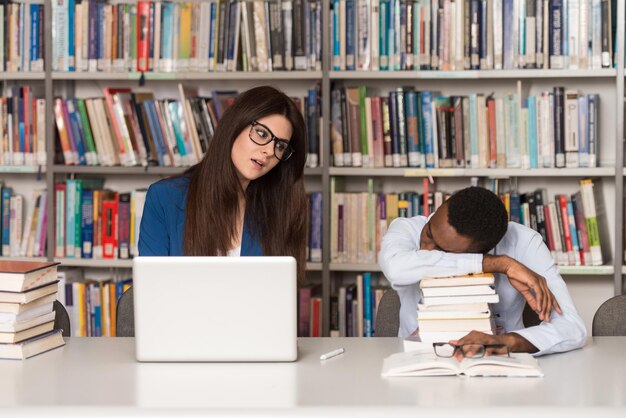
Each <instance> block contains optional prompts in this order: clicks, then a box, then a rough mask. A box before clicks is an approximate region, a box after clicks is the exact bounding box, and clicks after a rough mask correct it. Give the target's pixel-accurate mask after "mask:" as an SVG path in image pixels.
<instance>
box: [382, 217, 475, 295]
mask: <svg viewBox="0 0 626 418" xmlns="http://www.w3.org/2000/svg"><path fill="white" fill-rule="evenodd" d="M425 224H426V218H424V217H420V216H418V217H414V218H397V219H396V220H394V221H393V222H392V223H391V225H390V226H389V229H388V230H387V233H386V234H385V235H384V237H383V241H382V244H381V249H380V255H379V257H378V260H379V264H380V267H381V269H382V271H383V272H384V273H385V277H387V279H388V280H389V281H390V282H391V284H392V285H394V286H404V285H412V284H415V283H417V282H419V281H420V280H421V279H422V277H427V276H428V277H432V276H454V275H461V274H469V273H480V272H481V271H482V269H483V256H482V254H452V253H446V252H443V251H424V250H420V249H419V240H420V233H421V232H422V229H423V228H424V225H425Z"/></svg>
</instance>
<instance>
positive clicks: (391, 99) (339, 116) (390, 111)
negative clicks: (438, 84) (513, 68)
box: [330, 81, 599, 169]
mask: <svg viewBox="0 0 626 418" xmlns="http://www.w3.org/2000/svg"><path fill="white" fill-rule="evenodd" d="M383 99H384V100H383ZM598 105H599V96H598V95H597V94H582V93H579V92H578V91H576V90H572V89H568V90H565V89H564V87H554V89H553V90H548V91H544V92H541V93H539V94H537V95H534V96H533V95H531V96H527V97H525V96H523V95H522V86H521V82H519V81H518V84H517V92H516V93H515V94H506V95H504V96H503V97H497V96H494V95H493V94H491V95H488V96H486V95H484V94H482V93H476V94H469V95H467V96H441V95H438V94H437V93H435V92H431V91H415V90H414V89H413V88H412V87H404V88H402V87H398V88H397V89H395V90H393V91H390V92H388V94H387V95H381V96H379V95H377V94H376V93H374V92H373V91H370V92H367V91H366V88H365V87H363V86H361V87H348V88H342V87H340V86H336V87H335V88H334V89H333V91H332V93H331V122H332V126H331V135H330V145H331V150H332V156H333V165H334V166H338V167H361V166H362V167H366V168H382V167H416V168H470V169H474V168H476V169H478V168H521V169H531V168H555V167H556V168H565V167H567V168H589V167H596V166H597V153H598V134H599V126H598ZM343 109H346V111H345V112H344V111H343ZM387 119H388V121H387ZM387 124H388V125H387ZM387 126H389V129H387V128H386V127H387ZM381 127H383V128H382V129H381ZM385 132H388V134H386V133H385ZM565 138H567V141H565ZM347 155H350V158H349V159H348V158H346V156H347Z"/></svg>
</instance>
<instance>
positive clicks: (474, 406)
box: [0, 337, 626, 418]
mask: <svg viewBox="0 0 626 418" xmlns="http://www.w3.org/2000/svg"><path fill="white" fill-rule="evenodd" d="M66 341H67V345H66V346H65V347H63V348H59V349H56V350H53V351H51V352H48V353H45V354H43V355H40V356H37V357H34V358H31V359H28V360H25V361H9V360H0V416H2V417H6V416H30V415H33V414H37V415H38V414H44V415H55V416H85V414H87V413H88V414H90V415H91V416H93V415H97V416H104V415H110V414H115V415H116V416H131V415H147V414H152V413H155V412H159V415H212V416H217V415H221V416H324V417H335V416H359V417H370V416H371V417H380V416H383V414H384V415H389V414H390V416H411V417H415V416H416V415H418V414H420V415H422V416H424V417H429V416H437V417H448V416H450V417H452V416H454V417H455V418H458V417H463V418H464V417H466V416H476V417H481V418H482V417H487V416H489V417H498V418H510V417H517V416H519V417H522V416H524V417H526V418H527V417H532V418H536V417H539V416H549V417H551V418H554V417H559V416H563V417H565V416H567V417H590V416H602V417H605V416H615V417H621V418H624V417H626V337H596V338H593V339H590V340H589V342H588V343H587V345H586V346H585V347H584V348H583V349H581V350H576V351H573V352H570V353H564V354H557V355H551V356H546V357H541V358H540V360H539V362H540V365H541V367H542V369H543V371H544V373H545V377H543V378H464V377H421V378H382V377H380V370H381V366H382V361H383V358H385V357H386V356H388V355H389V354H392V353H394V352H398V351H401V347H402V343H401V340H399V339H395V338H333V339H330V338H315V339H313V338H303V339H300V340H299V342H298V344H299V360H298V361H297V362H295V363H248V364H243V363H217V364H211V363H137V362H136V361H135V357H134V339H132V338H70V339H67V340H66ZM181 344H184V342H182V341H181ZM338 347H343V348H345V350H346V351H345V354H342V355H340V356H338V357H334V358H332V359H329V360H326V361H320V360H319V356H320V354H322V353H325V352H328V351H331V350H333V349H335V348H338ZM155 408H158V411H157V410H156V409H155Z"/></svg>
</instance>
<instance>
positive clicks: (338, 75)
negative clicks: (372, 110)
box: [0, 0, 626, 335]
mask: <svg viewBox="0 0 626 418" xmlns="http://www.w3.org/2000/svg"><path fill="white" fill-rule="evenodd" d="M322 4H323V8H322V22H323V23H322V28H324V29H326V28H328V27H329V25H328V24H327V23H325V22H330V4H331V1H330V0H322ZM44 7H45V22H44V23H45V24H44V31H45V32H44V33H45V38H46V39H47V40H51V39H52V4H51V2H50V1H46V2H44ZM625 12H626V11H625V7H624V1H621V0H620V1H618V2H617V28H618V30H617V32H616V39H615V42H616V45H617V48H616V57H617V58H616V61H617V62H624V29H625V28H626V25H625V22H624V15H625ZM331 36H332V33H330V31H328V30H322V39H323V42H322V70H321V71H279V72H269V73H261V72H207V73H204V72H147V73H144V80H145V81H146V83H150V86H159V85H168V84H169V85H171V83H175V82H178V81H189V82H194V84H213V85H215V84H225V85H227V86H241V87H239V88H238V89H239V91H243V90H244V89H245V88H249V87H251V86H253V85H257V84H263V83H266V84H273V85H276V86H277V87H279V88H281V87H283V86H289V87H293V86H296V87H300V88H303V86H308V85H310V84H311V83H313V82H320V84H321V98H322V115H324V123H323V124H322V127H321V135H320V138H321V140H320V155H319V157H320V167H319V168H307V169H305V176H306V178H307V180H308V181H310V182H313V183H314V185H315V186H314V187H315V188H316V190H321V191H322V193H323V211H322V218H323V219H324V220H325V221H324V223H323V234H322V262H321V263H307V270H308V271H311V272H314V274H315V275H316V278H317V277H321V288H322V295H321V297H322V301H323V309H324V315H323V335H328V334H329V316H330V315H329V313H330V308H329V301H330V296H331V291H332V289H333V287H334V286H333V282H334V280H335V279H336V277H337V275H338V274H339V275H341V274H343V273H345V272H348V273H349V272H363V271H371V272H378V271H380V268H379V267H378V265H377V264H336V263H331V262H330V223H329V222H328V221H327V220H328V219H330V182H331V177H341V178H343V179H344V180H346V181H347V182H349V183H350V184H351V185H352V186H354V188H356V189H359V188H360V187H362V186H363V184H364V183H365V181H366V179H367V178H374V179H375V182H376V183H377V184H381V185H383V187H392V188H393V187H394V185H396V184H403V185H406V184H411V182H414V183H413V184H417V181H418V180H420V179H421V178H424V177H432V178H435V179H437V181H441V182H446V183H445V184H446V187H445V190H446V191H452V190H454V188H456V187H454V186H455V185H467V184H469V181H470V179H471V178H472V177H479V178H497V179H516V181H520V182H524V184H526V185H534V184H537V183H539V184H547V185H554V187H560V186H561V185H562V184H566V183H568V182H569V184H571V183H572V182H575V181H576V180H577V179H579V178H583V177H593V178H601V179H602V181H603V188H606V189H607V191H606V192H605V193H604V195H605V197H606V196H614V197H613V198H611V199H612V200H609V199H605V202H606V204H607V210H609V212H610V215H609V221H611V222H613V223H614V228H611V229H612V234H613V235H612V236H611V237H610V238H609V237H604V240H603V245H608V246H609V247H610V248H611V256H612V258H611V260H610V261H611V262H612V263H611V264H608V265H604V266H597V267H587V266H580V267H569V266H568V267H565V266H564V267H561V268H560V269H561V272H562V274H564V275H572V276H589V277H592V278H596V277H602V278H607V277H610V276H612V277H613V289H614V290H613V293H614V294H620V293H623V292H624V289H623V286H624V280H623V277H624V275H626V267H622V264H623V259H624V248H623V237H622V231H623V230H624V219H623V216H622V215H621V214H623V213H624V202H623V199H622V198H620V196H622V195H623V192H624V176H626V168H622V167H624V155H623V153H624V146H623V141H622V138H623V136H624V132H623V131H624V129H623V127H624V101H623V98H624V93H625V89H624V77H625V74H624V68H623V66H617V67H616V68H602V69H593V70H554V69H528V70H471V71H334V70H331V68H332V67H331V58H332V57H331V54H332V52H331ZM45 57H46V67H45V68H46V70H45V71H44V72H31V73H28V72H0V84H2V83H11V82H28V83H33V85H41V84H43V87H44V97H45V99H46V106H47V115H50V117H49V118H48V120H47V123H46V138H48V140H47V141H46V147H47V166H46V167H43V166H42V167H22V166H20V167H18V166H1V165H0V174H2V176H3V179H4V176H5V175H8V176H10V177H9V182H10V181H12V180H11V179H13V178H15V177H20V178H22V177H27V178H28V180H27V181H33V182H34V181H35V180H34V175H39V176H42V178H44V180H45V185H46V188H47V189H48V190H53V189H54V183H55V180H56V179H58V178H60V177H61V176H70V175H99V176H104V177H105V178H107V179H108V178H114V179H115V181H117V182H119V181H123V180H124V179H125V178H129V179H133V181H146V185H147V182H152V181H155V180H156V179H158V178H159V177H162V176H170V175H175V174H179V173H180V172H182V171H183V170H184V169H183V168H170V167H86V166H64V165H56V164H54V146H55V144H54V141H53V139H54V138H55V129H56V127H55V124H54V119H53V117H52V115H53V98H54V97H55V95H56V93H57V92H58V91H65V92H66V94H67V95H69V94H74V92H75V90H77V89H78V88H79V87H80V86H82V85H97V86H98V87H100V86H102V87H104V86H109V85H123V86H136V85H137V83H138V82H139V80H140V78H141V73H138V72H125V73H81V72H56V71H52V70H51V65H50V63H51V57H52V42H49V41H48V42H46V44H45ZM516 80H522V82H523V83H524V86H530V88H531V89H533V88H535V89H541V88H544V87H546V86H554V85H563V86H577V85H579V84H580V85H584V87H585V90H586V91H587V92H593V91H596V90H597V91H598V93H599V94H600V97H601V103H602V105H601V106H602V107H601V112H603V111H608V112H609V113H610V115H611V117H607V118H606V119H605V120H602V121H601V127H602V129H603V135H602V138H601V140H600V147H601V152H603V153H604V154H603V155H604V156H605V157H607V158H604V159H602V160H601V161H600V163H599V165H600V166H599V167H596V168H589V169H582V168H579V169H570V168H567V169H533V170H524V169H419V168H353V167H333V166H331V165H330V162H331V151H332V150H331V146H330V141H329V137H330V127H329V125H330V121H329V115H330V114H331V88H332V84H333V83H343V84H344V85H348V86H358V85H366V86H367V87H372V88H376V89H379V90H380V91H387V90H389V89H391V88H395V87H398V86H404V85H410V86H414V87H418V88H421V89H428V90H441V89H443V90H447V92H454V91H458V92H459V93H458V94H466V93H468V92H476V91H487V90H489V89H492V88H493V89H495V90H497V91H500V92H502V91H506V89H508V88H512V87H513V86H514V83H515V82H516ZM470 82H471V83H470ZM131 83H132V84H131ZM607 119H609V120H608V121H607ZM124 176H126V177H124ZM146 176H147V177H146ZM448 185H450V187H447V186H448ZM611 202H614V204H611ZM608 206H611V207H610V208H609V207H608ZM53 212H54V209H53V203H52V199H48V201H47V213H48V215H49V216H50V215H51V214H52V213H53ZM47 228H48V230H47V237H48V238H47V252H46V255H47V256H46V257H45V259H48V260H53V259H54V235H53V223H52V222H48V225H47ZM607 241H608V242H607ZM37 259H40V258H37ZM58 261H61V262H62V263H63V265H64V266H78V267H93V268H129V267H131V265H132V262H131V261H129V260H80V259H78V260H77V259H67V258H64V259H59V260H58Z"/></svg>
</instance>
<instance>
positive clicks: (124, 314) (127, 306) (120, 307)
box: [115, 286, 135, 337]
mask: <svg viewBox="0 0 626 418" xmlns="http://www.w3.org/2000/svg"><path fill="white" fill-rule="evenodd" d="M115 328H116V331H115V335H116V336H117V337H134V336H135V309H134V300H133V288H132V286H131V287H130V289H128V290H127V291H126V292H124V293H123V294H122V296H120V299H119V300H118V301H117V311H116V322H115Z"/></svg>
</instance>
